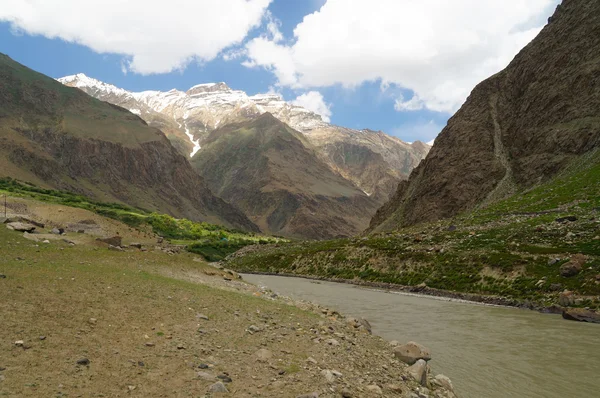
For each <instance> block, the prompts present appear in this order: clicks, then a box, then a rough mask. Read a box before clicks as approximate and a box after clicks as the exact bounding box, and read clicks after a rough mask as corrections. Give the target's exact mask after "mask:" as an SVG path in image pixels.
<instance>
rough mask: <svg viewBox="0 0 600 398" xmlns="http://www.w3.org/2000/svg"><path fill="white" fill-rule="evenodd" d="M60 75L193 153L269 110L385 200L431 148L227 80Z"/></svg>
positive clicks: (336, 167) (329, 161)
mask: <svg viewBox="0 0 600 398" xmlns="http://www.w3.org/2000/svg"><path fill="white" fill-rule="evenodd" d="M57 80H58V81H60V82H62V83H63V84H66V85H69V86H73V87H78V88H80V89H82V90H84V91H85V92H86V93H88V94H90V95H92V96H94V97H96V98H98V99H101V100H104V101H107V102H110V103H113V104H116V105H120V106H123V107H125V108H127V109H130V110H131V111H132V112H134V113H136V114H138V115H139V116H141V117H142V118H143V119H144V120H146V121H147V122H148V123H149V124H150V125H151V126H154V127H158V128H161V130H163V131H164V132H165V134H167V136H168V137H169V138H170V139H171V140H172V141H173V143H174V145H175V146H176V147H177V148H178V149H180V151H181V152H182V153H186V154H188V155H195V154H196V153H197V152H198V151H201V147H202V142H203V141H204V140H205V139H206V137H207V136H208V134H209V133H210V131H212V130H214V129H216V128H218V127H220V126H223V125H225V124H227V123H235V122H241V121H245V120H251V119H254V118H256V117H258V116H259V115H261V114H264V113H266V112H270V113H272V114H273V115H274V116H275V117H276V118H278V119H279V120H281V121H283V122H285V123H287V124H288V125H290V126H291V127H292V128H294V129H295V130H297V131H300V132H302V133H303V134H305V136H306V137H307V139H308V141H309V142H310V143H311V144H312V145H313V147H314V148H315V149H316V150H317V152H318V153H319V156H320V157H321V158H322V160H323V161H325V162H326V164H328V166H329V167H330V168H331V169H332V170H333V171H335V172H338V173H340V174H342V175H343V176H344V178H347V179H348V180H350V181H352V183H354V184H355V185H357V187H359V188H360V189H361V190H363V191H364V192H368V193H369V194H375V195H376V196H377V198H378V201H379V202H380V203H382V204H383V202H384V201H385V200H387V199H388V198H389V196H390V195H391V194H392V193H393V192H394V190H395V188H396V185H397V184H398V182H399V181H401V180H403V179H406V178H408V175H409V174H410V172H411V171H412V169H413V168H414V167H415V166H416V165H417V164H418V163H419V162H420V161H421V159H422V158H424V156H425V155H426V153H427V152H428V150H429V148H430V147H429V146H427V145H422V144H417V143H413V144H408V143H405V142H403V141H401V140H400V139H398V138H396V137H392V136H388V135H386V134H385V133H383V132H373V131H372V130H369V129H363V130H353V129H348V128H345V127H340V126H334V125H332V124H329V123H326V122H324V121H323V120H322V118H321V116H319V115H317V114H315V113H314V112H311V111H309V110H307V109H305V108H302V107H300V106H297V105H293V104H290V103H288V102H286V101H284V100H283V98H282V97H281V96H279V95H278V94H257V95H253V96H249V95H247V94H246V93H245V92H243V91H241V90H233V89H231V88H230V87H229V86H227V85H226V84H225V83H224V82H220V83H202V84H197V85H195V86H192V87H191V88H189V89H188V90H187V91H185V92H184V91H180V90H176V89H172V90H169V91H167V92H160V91H152V90H149V91H143V92H138V93H134V92H129V91H126V90H123V89H120V88H118V87H116V86H114V85H110V84H107V83H103V82H101V81H100V80H96V79H93V78H89V77H87V76H85V75H83V74H79V75H71V76H67V77H63V78H59V79H57ZM346 144H351V146H350V147H349V148H350V149H351V150H352V151H353V153H354V155H356V152H357V151H356V149H360V151H359V152H361V154H360V156H359V158H360V159H357V161H358V162H362V164H363V165H365V166H367V167H369V168H372V169H375V170H376V172H374V173H371V175H369V176H366V175H363V173H362V172H361V170H358V171H357V167H356V165H348V164H347V163H346V162H345V160H346V156H345V155H346V154H345V153H340V147H343V146H344V145H346ZM336 146H337V148H335V147H336ZM356 146H358V147H359V148H356ZM341 155H344V156H341ZM354 158H356V156H354ZM373 176H379V177H380V178H373Z"/></svg>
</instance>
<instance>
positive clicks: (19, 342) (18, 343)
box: [15, 340, 25, 347]
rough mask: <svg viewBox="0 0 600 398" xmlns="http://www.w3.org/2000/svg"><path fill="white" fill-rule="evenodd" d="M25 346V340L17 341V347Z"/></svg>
mask: <svg viewBox="0 0 600 398" xmlns="http://www.w3.org/2000/svg"><path fill="white" fill-rule="evenodd" d="M24 344H25V342H24V341H23V340H17V341H15V345H16V346H17V347H23V345H24Z"/></svg>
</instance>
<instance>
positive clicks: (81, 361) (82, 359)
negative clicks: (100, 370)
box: [77, 358, 90, 366]
mask: <svg viewBox="0 0 600 398" xmlns="http://www.w3.org/2000/svg"><path fill="white" fill-rule="evenodd" d="M89 364H90V360H89V359H87V358H81V359H80V360H78V361H77V365H82V366H87V365H89Z"/></svg>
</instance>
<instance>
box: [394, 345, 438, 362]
mask: <svg viewBox="0 0 600 398" xmlns="http://www.w3.org/2000/svg"><path fill="white" fill-rule="evenodd" d="M394 355H395V356H396V358H398V359H399V360H401V361H402V362H404V363H406V364H408V365H412V364H414V363H415V362H417V360H419V359H423V360H425V361H429V360H430V359H431V353H430V352H429V350H428V349H427V348H425V347H424V346H422V345H421V344H419V343H415V342H414V341H409V342H408V343H406V344H404V345H400V346H398V347H396V348H394Z"/></svg>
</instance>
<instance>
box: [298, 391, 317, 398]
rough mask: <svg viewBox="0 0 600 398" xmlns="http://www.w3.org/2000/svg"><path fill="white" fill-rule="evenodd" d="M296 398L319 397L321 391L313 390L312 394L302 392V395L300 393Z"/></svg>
mask: <svg viewBox="0 0 600 398" xmlns="http://www.w3.org/2000/svg"><path fill="white" fill-rule="evenodd" d="M296 398H319V393H318V392H312V393H310V394H302V395H298V396H297V397H296Z"/></svg>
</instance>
